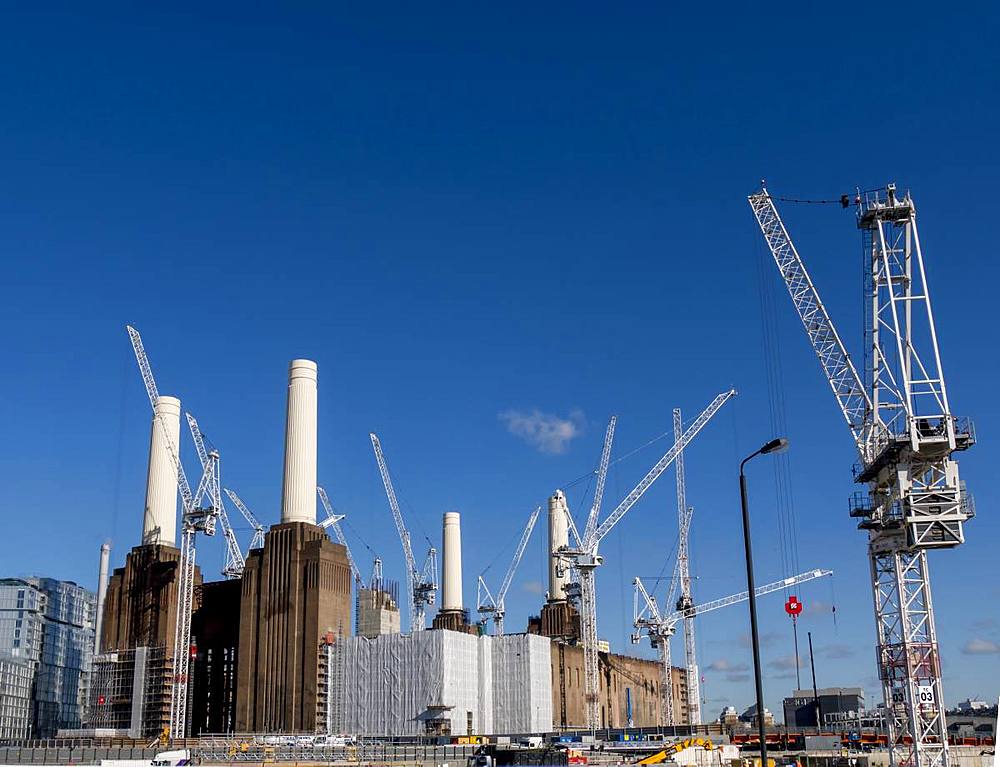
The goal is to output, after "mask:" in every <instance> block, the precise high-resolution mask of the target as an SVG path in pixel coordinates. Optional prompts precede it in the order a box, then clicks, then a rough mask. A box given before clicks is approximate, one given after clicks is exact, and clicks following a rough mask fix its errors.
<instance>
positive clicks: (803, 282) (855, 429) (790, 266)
mask: <svg viewBox="0 0 1000 767" xmlns="http://www.w3.org/2000/svg"><path fill="white" fill-rule="evenodd" d="M748 199H749V200H750V207H751V208H753V213H754V216H755V217H756V218H757V224H758V225H759V226H760V231H761V233H762V234H763V235H764V239H765V240H766V241H767V246H768V248H770V250H771V255H772V256H773V257H774V262H775V263H776V264H777V265H778V271H779V272H780V273H781V277H782V279H783V280H784V281H785V286H786V287H787V288H788V294H789V295H790V296H791V297H792V303H793V304H794V305H795V310H796V311H797V312H798V314H799V319H801V320H802V325H803V327H804V328H805V331H806V335H808V336H809V342H810V343H811V344H812V347H813V351H815V352H816V356H817V357H818V358H819V362H820V365H822V367H823V372H824V374H825V375H826V379H827V381H829V383H830V388H831V389H832V390H833V394H834V396H835V397H836V398H837V402H838V404H839V405H840V410H841V412H842V413H843V415H844V420H846V421H847V426H848V428H849V429H850V430H851V435H852V436H853V437H854V443H855V445H857V448H858V452H859V453H860V454H861V456H862V459H864V460H865V461H868V460H870V459H871V456H870V455H869V450H868V446H867V421H868V416H869V413H870V412H871V409H872V403H871V398H870V397H869V395H868V391H867V390H866V389H865V385H864V383H863V382H862V380H861V376H859V375H858V371H857V369H856V368H855V367H854V363H853V362H851V357H850V355H849V354H848V353H847V349H846V348H845V347H844V343H843V341H841V340H840V335H839V334H838V333H837V329H836V328H835V327H834V325H833V321H832V320H831V319H830V315H829V314H828V313H827V311H826V307H825V306H824V305H823V301H822V299H820V297H819V292H818V291H817V290H816V287H815V286H814V285H813V282H812V279H811V278H810V277H809V272H807V271H806V267H805V264H804V263H803V262H802V259H801V258H799V253H798V251H797V250H796V249H795V245H794V244H793V243H792V239H791V237H789V236H788V232H787V230H786V229H785V224H784V222H783V221H782V220H781V216H779V215H778V209H777V208H776V207H775V205H774V202H773V200H772V199H771V195H770V194H768V191H767V189H766V188H764V187H763V186H762V188H761V190H760V191H759V192H757V193H756V194H752V195H750V197H749V198H748Z"/></svg>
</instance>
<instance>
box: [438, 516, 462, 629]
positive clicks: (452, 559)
mask: <svg viewBox="0 0 1000 767" xmlns="http://www.w3.org/2000/svg"><path fill="white" fill-rule="evenodd" d="M441 548H442V550H443V552H444V556H443V559H444V567H443V571H442V572H443V577H442V583H441V609H442V610H461V609H462V607H463V605H462V516H461V515H460V514H459V513H458V512H457V511H446V512H445V513H444V533H443V535H442V546H441Z"/></svg>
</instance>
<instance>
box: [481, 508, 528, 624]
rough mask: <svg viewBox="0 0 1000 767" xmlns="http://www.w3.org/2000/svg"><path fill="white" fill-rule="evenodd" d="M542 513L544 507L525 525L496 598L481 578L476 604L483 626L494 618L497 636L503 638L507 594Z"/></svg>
mask: <svg viewBox="0 0 1000 767" xmlns="http://www.w3.org/2000/svg"><path fill="white" fill-rule="evenodd" d="M541 513H542V507H541V506H539V507H537V508H536V509H535V510H534V511H533V512H531V516H530V517H528V524H527V525H525V527H524V531H523V532H522V533H521V540H520V541H518V544H517V549H516V550H515V551H514V558H513V559H512V560H511V562H510V566H509V567H508V568H507V573H506V574H505V575H504V577H503V582H502V583H501V584H500V590H499V591H498V592H497V594H496V597H495V598H494V596H493V594H492V593H490V589H489V587H488V586H487V585H486V581H484V580H483V576H482V575H480V576H479V583H478V585H477V587H476V591H477V594H476V604H477V606H478V610H479V614H480V615H481V616H482V618H480V619H479V622H480V624H481V625H483V626H485V625H486V621H487V618H488V616H490V615H492V616H493V623H494V624H495V625H496V631H495V633H496V635H497V636H503V617H504V613H505V612H506V607H505V601H506V598H507V592H508V591H509V590H510V586H511V584H512V583H513V582H514V571H516V570H517V566H518V565H519V564H521V558H522V557H523V556H524V550H525V549H526V548H527V547H528V540H529V539H530V538H531V532H532V530H534V529H535V523H536V522H537V521H538V515H539V514H541Z"/></svg>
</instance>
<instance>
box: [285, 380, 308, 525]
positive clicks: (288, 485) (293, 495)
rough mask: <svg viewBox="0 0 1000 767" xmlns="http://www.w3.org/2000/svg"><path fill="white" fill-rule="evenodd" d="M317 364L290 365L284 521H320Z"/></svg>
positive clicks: (286, 423)
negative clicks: (317, 481) (317, 453)
mask: <svg viewBox="0 0 1000 767" xmlns="http://www.w3.org/2000/svg"><path fill="white" fill-rule="evenodd" d="M316 432H317V427H316V363H315V362H313V361H312V360H292V361H291V363H290V364H289V366H288V409H287V411H286V418H285V475H284V481H283V483H282V489H281V521H282V522H308V523H309V524H311V525H315V524H316Z"/></svg>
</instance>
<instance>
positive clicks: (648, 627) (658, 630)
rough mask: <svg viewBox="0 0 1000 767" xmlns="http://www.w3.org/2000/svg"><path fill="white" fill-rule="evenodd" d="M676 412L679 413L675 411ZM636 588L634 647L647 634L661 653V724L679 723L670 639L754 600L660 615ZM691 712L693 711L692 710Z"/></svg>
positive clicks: (768, 588)
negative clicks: (704, 618)
mask: <svg viewBox="0 0 1000 767" xmlns="http://www.w3.org/2000/svg"><path fill="white" fill-rule="evenodd" d="M675 412H676V411H675ZM827 575H833V571H832V570H810V571H809V572H806V573H801V574H800V575H793V576H792V577H790V578H785V579H783V580H780V581H775V582H774V583H768V584H766V585H764V586H760V587H758V588H756V589H754V592H753V593H754V594H755V595H756V596H758V597H759V596H763V595H765V594H771V593H773V592H775V591H780V590H782V589H786V588H789V587H790V586H795V585H796V584H799V583H805V582H806V581H811V580H814V579H816V578H822V577H824V576H827ZM632 584H633V585H634V586H635V593H634V596H633V608H632V611H633V612H632V614H633V625H634V626H635V628H636V633H634V634H632V637H631V639H632V644H638V643H639V642H640V641H641V640H642V636H643V634H645V635H646V636H648V637H649V643H650V645H651V646H652V647H653V649H655V650H657V651H658V653H659V660H660V669H661V675H660V696H661V700H660V716H661V718H662V720H664V721H661V724H663V725H672V724H674V723H675V722H674V721H673V719H672V718H670V715H671V713H672V712H673V708H674V706H673V697H674V696H673V683H672V681H671V678H670V668H671V663H670V637H672V636H673V635H674V633H676V627H677V624H678V623H680V622H681V621H684V623H685V626H686V625H687V622H688V621H692V620H694V619H695V617H696V616H699V615H703V614H704V613H707V612H711V611H712V610H718V609H719V608H722V607H729V605H735V604H738V603H740V602H745V601H746V600H747V599H749V598H750V592H749V591H741V592H739V593H738V594H732V595H731V596H728V597H723V598H722V599H715V600H713V601H711V602H705V603H704V604H700V605H695V604H689V605H687V606H686V607H683V608H681V607H678V609H677V610H675V611H674V612H672V613H668V614H667V615H664V614H663V613H662V612H660V608H659V605H657V604H656V600H655V599H654V598H653V597H652V596H651V595H650V594H649V592H648V591H646V587H645V586H644V585H643V583H642V581H641V580H640V579H639V578H636V579H635V580H634V581H632ZM669 603H670V597H669V596H668V597H667V604H669ZM690 684H691V681H690V679H689V680H688V685H690ZM688 711H689V712H690V709H688ZM689 724H694V722H689Z"/></svg>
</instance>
